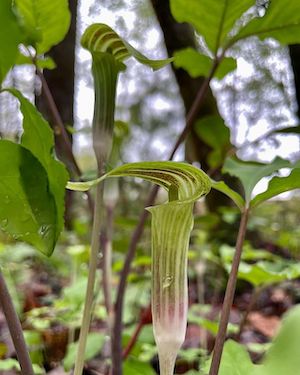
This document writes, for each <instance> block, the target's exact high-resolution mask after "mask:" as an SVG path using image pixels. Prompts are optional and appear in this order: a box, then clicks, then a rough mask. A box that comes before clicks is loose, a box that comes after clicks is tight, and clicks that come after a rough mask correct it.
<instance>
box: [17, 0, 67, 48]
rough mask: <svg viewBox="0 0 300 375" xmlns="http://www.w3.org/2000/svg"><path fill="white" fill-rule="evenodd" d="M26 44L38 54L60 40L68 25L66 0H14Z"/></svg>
mask: <svg viewBox="0 0 300 375" xmlns="http://www.w3.org/2000/svg"><path fill="white" fill-rule="evenodd" d="M15 3H16V7H17V11H18V13H19V16H20V19H21V22H22V26H23V29H24V33H25V37H26V39H27V44H28V45H32V46H33V47H35V48H36V50H37V52H38V53H39V54H42V53H46V52H48V51H49V50H50V48H51V47H53V46H55V45H56V44H58V43H59V42H60V41H62V40H63V39H64V37H65V35H66V33H67V32H68V29H69V26H70V19H71V17H70V11H69V7H68V0H51V1H48V0H15Z"/></svg>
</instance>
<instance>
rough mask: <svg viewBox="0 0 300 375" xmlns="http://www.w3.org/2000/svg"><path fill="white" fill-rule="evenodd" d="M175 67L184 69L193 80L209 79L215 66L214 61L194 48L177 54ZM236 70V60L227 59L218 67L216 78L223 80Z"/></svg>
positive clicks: (175, 55)
mask: <svg viewBox="0 0 300 375" xmlns="http://www.w3.org/2000/svg"><path fill="white" fill-rule="evenodd" d="M174 65H175V66H176V67H177V68H183V69H184V70H186V71H187V72H188V73H189V75H190V76H191V77H193V78H197V77H202V76H203V77H207V76H208V75H209V73H210V70H211V68H212V65H213V60H212V59H211V58H210V57H208V56H206V55H203V54H202V53H200V52H198V51H196V50H195V49H194V48H186V49H182V50H180V51H177V52H175V54H174ZM235 69H236V60H234V59H232V58H227V57H225V58H224V59H222V61H221V63H220V65H219V66H218V68H217V70H216V73H215V77H216V78H218V79H222V78H224V77H225V76H226V74H228V73H229V72H231V71H233V70H235Z"/></svg>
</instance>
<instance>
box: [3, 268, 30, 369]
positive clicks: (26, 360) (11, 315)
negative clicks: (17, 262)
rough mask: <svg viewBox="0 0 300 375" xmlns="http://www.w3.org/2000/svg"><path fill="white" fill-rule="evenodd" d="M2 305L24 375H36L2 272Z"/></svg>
mask: <svg viewBox="0 0 300 375" xmlns="http://www.w3.org/2000/svg"><path fill="white" fill-rule="evenodd" d="M0 303H1V307H2V310H3V313H4V315H5V319H6V322H7V325H8V328H9V332H10V335H11V338H12V340H13V343H14V347H15V350H16V353H17V357H18V361H19V363H20V366H21V373H22V375H34V372H33V368H32V363H31V360H30V356H29V353H28V350H27V347H26V343H25V339H24V335H23V331H22V326H21V323H20V320H19V318H18V315H17V313H16V310H15V308H14V305H13V302H12V299H11V296H10V294H9V291H8V288H7V285H6V282H5V280H4V277H3V275H2V272H1V270H0Z"/></svg>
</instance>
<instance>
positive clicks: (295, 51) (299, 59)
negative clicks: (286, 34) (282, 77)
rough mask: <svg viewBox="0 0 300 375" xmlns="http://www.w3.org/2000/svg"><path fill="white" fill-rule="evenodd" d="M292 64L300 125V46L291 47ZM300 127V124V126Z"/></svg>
mask: <svg viewBox="0 0 300 375" xmlns="http://www.w3.org/2000/svg"><path fill="white" fill-rule="evenodd" d="M289 49H290V57H291V64H292V68H293V72H294V81H295V90H296V101H297V104H298V110H297V115H298V119H299V123H300V44H293V45H291V46H289ZM298 126H300V124H299V125H298Z"/></svg>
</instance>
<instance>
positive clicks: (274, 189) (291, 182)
mask: <svg viewBox="0 0 300 375" xmlns="http://www.w3.org/2000/svg"><path fill="white" fill-rule="evenodd" d="M294 189H300V168H294V169H293V170H292V171H291V173H290V175H289V176H287V177H273V178H272V179H271V181H270V182H269V184H268V188H267V190H266V191H264V192H263V193H261V194H258V195H257V196H256V197H255V198H253V199H252V201H251V207H256V206H258V205H259V204H261V203H263V202H264V201H266V200H268V199H270V198H273V197H275V196H276V195H278V194H281V193H284V192H286V191H291V190H294Z"/></svg>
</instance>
